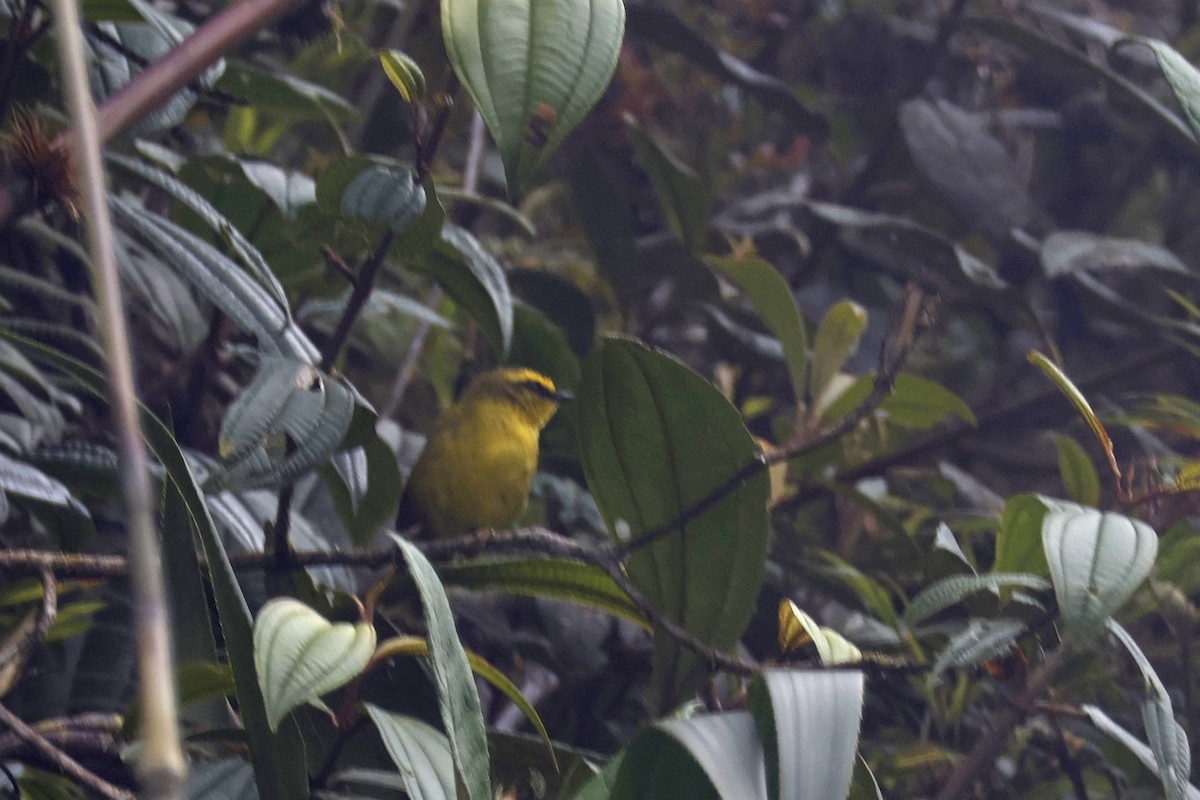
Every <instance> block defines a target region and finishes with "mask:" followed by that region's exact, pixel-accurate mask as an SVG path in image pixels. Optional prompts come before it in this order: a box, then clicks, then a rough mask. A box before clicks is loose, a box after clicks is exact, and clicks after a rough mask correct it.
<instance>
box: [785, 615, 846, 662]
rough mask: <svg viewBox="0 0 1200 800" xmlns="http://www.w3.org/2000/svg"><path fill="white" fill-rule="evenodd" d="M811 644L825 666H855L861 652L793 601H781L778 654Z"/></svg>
mask: <svg viewBox="0 0 1200 800" xmlns="http://www.w3.org/2000/svg"><path fill="white" fill-rule="evenodd" d="M809 644H811V645H812V646H813V647H814V648H816V651H817V663H819V664H821V665H822V666H826V667H828V666H834V665H837V664H856V663H858V662H860V661H862V651H861V650H859V649H858V648H857V647H855V646H854V645H853V644H851V643H850V641H849V640H847V639H846V637H844V636H842V635H841V634H840V633H838V632H837V631H834V630H831V629H829V628H823V627H821V626H820V625H818V624H817V621H816V620H815V619H813V618H812V617H810V616H809V615H808V614H807V613H805V612H804V610H803V609H801V608H800V607H799V606H798V605H796V604H795V603H793V602H792V601H791V600H788V599H786V598H785V599H784V600H781V601H780V602H779V651H780V652H781V653H791V652H793V651H795V650H799V649H801V648H803V647H806V646H807V645H809Z"/></svg>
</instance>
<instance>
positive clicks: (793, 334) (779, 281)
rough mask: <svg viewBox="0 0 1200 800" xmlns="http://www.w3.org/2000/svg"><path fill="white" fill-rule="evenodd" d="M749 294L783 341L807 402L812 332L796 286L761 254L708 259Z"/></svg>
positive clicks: (797, 388)
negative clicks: (797, 302)
mask: <svg viewBox="0 0 1200 800" xmlns="http://www.w3.org/2000/svg"><path fill="white" fill-rule="evenodd" d="M705 263H707V264H708V265H709V266H710V267H713V268H714V269H716V270H717V271H718V272H720V273H721V274H722V275H723V276H725V277H726V278H728V279H729V280H730V281H731V282H732V283H733V285H734V286H736V287H737V288H738V290H739V291H741V292H742V293H743V294H745V295H746V297H747V298H749V300H750V302H751V303H753V304H754V308H755V309H756V310H757V311H758V313H759V315H760V316H761V317H762V319H763V322H764V323H766V325H767V328H768V330H770V331H771V333H773V334H775V338H777V339H778V340H779V343H780V344H781V345H783V358H784V361H785V362H786V363H787V368H788V375H789V377H791V379H792V393H793V396H794V397H795V398H796V402H797V403H800V402H804V400H805V395H806V392H807V391H808V334H807V332H806V331H805V327H804V315H803V314H801V313H800V309H799V307H797V305H796V300H795V298H794V297H793V296H792V288H791V287H790V286H789V285H788V282H787V280H786V279H785V278H784V277H783V275H781V274H780V273H779V270H777V269H775V267H773V266H772V265H771V264H770V262H768V261H766V260H764V259H761V258H716V257H710V258H706V259H705Z"/></svg>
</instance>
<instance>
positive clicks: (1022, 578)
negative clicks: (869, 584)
mask: <svg viewBox="0 0 1200 800" xmlns="http://www.w3.org/2000/svg"><path fill="white" fill-rule="evenodd" d="M1005 586H1020V587H1021V588H1023V589H1035V590H1037V591H1045V590H1046V589H1049V588H1050V582H1049V581H1048V580H1046V579H1045V578H1039V577H1038V576H1037V575H1030V574H1028V573H1021V572H1017V573H1001V572H992V573H988V574H986V575H952V576H950V577H949V578H943V579H942V580H940V581H938V582H937V583H935V584H933V585H932V586H930V587H928V588H927V589H925V590H924V591H923V592H921V593H920V594H919V595H917V596H916V597H914V598H913V601H912V603H911V604H909V606H908V608H906V609H905V610H904V619H905V621H906V622H908V624H909V625H916V624H918V623H920V622H922V621H923V620H926V619H928V618H929V617H932V616H933V615H934V614H936V613H938V612H939V611H941V610H942V609H945V608H949V607H950V606H952V605H954V604H955V603H958V602H960V601H961V600H963V599H964V598H965V597H967V596H968V595H971V594H974V593H975V592H982V591H993V592H998V591H999V590H1000V588H1001V587H1005Z"/></svg>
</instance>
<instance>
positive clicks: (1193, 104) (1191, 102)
mask: <svg viewBox="0 0 1200 800" xmlns="http://www.w3.org/2000/svg"><path fill="white" fill-rule="evenodd" d="M1126 43H1137V44H1144V45H1146V47H1149V48H1150V50H1151V51H1152V52H1153V53H1154V59H1155V60H1156V61H1157V62H1158V67H1159V69H1161V70H1162V73H1163V76H1164V77H1165V78H1166V79H1167V85H1168V86H1170V87H1171V91H1172V92H1174V93H1175V99H1176V100H1177V101H1179V106H1180V108H1182V109H1183V115H1184V118H1186V119H1187V122H1188V125H1189V126H1190V127H1191V129H1192V136H1194V137H1195V138H1196V139H1198V140H1200V71H1197V69H1196V68H1195V67H1193V66H1192V64H1191V62H1190V61H1188V60H1187V59H1186V58H1184V57H1183V56H1182V55H1180V53H1179V52H1178V51H1176V50H1175V49H1174V48H1172V47H1171V46H1170V45H1169V44H1167V43H1166V42H1160V41H1158V40H1157V39H1151V38H1149V37H1148V36H1132V37H1130V38H1128V39H1125V40H1124V41H1122V42H1118V43H1117V44H1116V47H1121V46H1122V45H1124V44H1126Z"/></svg>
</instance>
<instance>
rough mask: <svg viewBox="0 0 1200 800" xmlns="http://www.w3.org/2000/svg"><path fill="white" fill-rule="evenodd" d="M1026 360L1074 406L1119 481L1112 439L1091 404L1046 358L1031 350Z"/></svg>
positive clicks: (1119, 473)
mask: <svg viewBox="0 0 1200 800" xmlns="http://www.w3.org/2000/svg"><path fill="white" fill-rule="evenodd" d="M1028 358H1029V361H1030V363H1032V364H1035V365H1036V366H1037V367H1039V368H1040V369H1041V370H1042V372H1044V373H1046V375H1047V376H1048V377H1049V378H1050V380H1052V381H1054V384H1055V385H1056V386H1057V387H1058V389H1059V391H1061V392H1062V393H1063V394H1064V395H1066V398H1067V399H1068V400H1070V401H1071V405H1073V406H1075V410H1076V411H1078V412H1079V415H1080V416H1081V417H1083V421H1084V422H1086V423H1087V425H1088V427H1089V428H1091V430H1092V434H1093V435H1094V436H1095V437H1096V441H1098V442H1099V443H1100V447H1101V448H1103V449H1104V455H1105V456H1106V457H1107V458H1108V468H1109V471H1110V472H1112V474H1113V476H1114V477H1116V479H1117V480H1120V478H1121V469H1120V467H1118V466H1117V457H1116V455H1115V454H1114V453H1113V443H1112V439H1111V438H1110V437H1109V435H1108V431H1107V430H1106V429H1105V427H1104V423H1102V422H1101V421H1100V418H1099V417H1098V416H1096V412H1095V411H1093V410H1092V405H1091V403H1089V402H1088V401H1087V398H1086V397H1084V396H1083V392H1081V391H1079V389H1078V387H1076V386H1075V384H1074V382H1072V381H1071V379H1070V378H1069V377H1067V374H1066V373H1065V372H1063V371H1062V369H1061V368H1059V366H1058V365H1057V364H1055V363H1054V362H1053V361H1051V360H1050V359H1048V358H1046V356H1044V355H1042V354H1041V353H1039V352H1037V351H1036V350H1031V351H1030V352H1029V355H1028Z"/></svg>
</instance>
